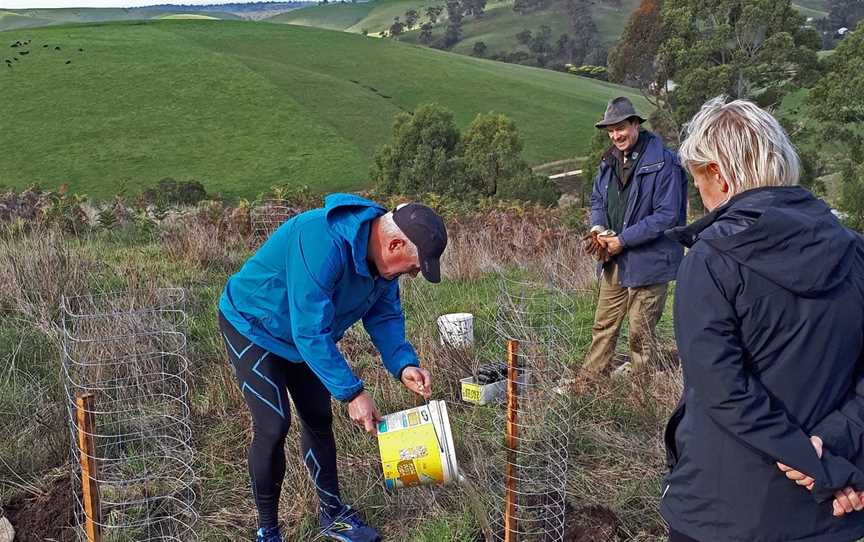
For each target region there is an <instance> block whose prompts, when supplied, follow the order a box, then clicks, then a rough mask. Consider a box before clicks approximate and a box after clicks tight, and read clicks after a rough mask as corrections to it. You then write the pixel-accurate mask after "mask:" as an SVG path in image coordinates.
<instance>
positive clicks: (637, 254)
mask: <svg viewBox="0 0 864 542" xmlns="http://www.w3.org/2000/svg"><path fill="white" fill-rule="evenodd" d="M643 122H645V119H644V118H643V117H641V116H640V115H638V114H637V113H636V110H635V109H634V107H633V104H632V103H631V102H630V100H628V99H627V98H625V97H619V98H615V99H613V100H612V101H610V102H609V105H608V107H607V108H606V114H605V115H604V117H603V120H601V121H600V122H598V123H597V124H595V126H596V127H597V128H598V129H600V130H606V132H607V133H608V134H609V139H611V140H612V146H611V147H610V148H609V150H608V151H606V153H605V154H604V155H603V160H602V161H601V162H600V168H599V171H598V173H597V176H596V177H595V179H594V189H593V192H592V194H591V224H592V227H591V233H592V234H593V235H592V236H590V237H589V240H588V242H587V243H586V249H587V250H588V251H589V252H590V253H593V254H594V255H595V257H596V258H597V259H598V261H599V266H598V267H599V270H600V273H599V274H600V296H599V299H598V302H597V312H596V315H595V318H594V326H593V328H592V341H591V347H590V349H589V350H588V354H587V356H586V358H585V361H584V363H583V366H582V377H583V380H588V381H593V380H596V379H597V378H598V377H600V376H601V375H603V374H605V373H606V371H607V370H608V369H610V366H611V364H612V359H613V357H614V355H615V345H616V343H617V341H618V333H619V331H620V329H621V323H622V322H623V320H624V317H625V315H626V316H628V317H629V339H630V340H629V343H630V344H629V346H630V361H629V362H627V363H625V364H624V365H622V366H621V367H619V368H618V369H616V370H615V374H616V375H627V374H629V373H631V372H633V371H640V370H644V369H645V367H646V363H647V360H648V359H649V358H650V356H651V352H652V349H653V347H654V346H655V345H656V340H655V336H654V330H655V328H656V326H657V322H658V320H659V319H660V315H661V314H662V313H663V306H664V304H665V302H666V290H667V285H668V283H669V281H671V280H673V279H674V278H675V274H676V272H677V270H678V264H679V263H680V262H681V259H682V258H683V256H684V252H683V250H682V248H681V245H679V244H678V243H675V242H673V241H671V240H669V239H667V238H666V237H665V236H664V235H663V233H664V231H665V230H667V229H669V228H673V227H675V226H683V225H684V224H685V223H686V219H687V177H686V175H685V173H684V170H683V169H682V167H681V165H680V163H679V161H678V157H677V155H676V154H675V153H674V152H673V151H671V150H669V149H667V148H665V147H664V146H663V142H662V141H661V140H660V138H659V137H658V136H656V135H654V134H652V133H651V132H649V131H647V130H643V129H641V128H640V127H641V124H642V123H643Z"/></svg>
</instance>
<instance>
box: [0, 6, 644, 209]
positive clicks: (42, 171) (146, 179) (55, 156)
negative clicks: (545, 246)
mask: <svg viewBox="0 0 864 542" xmlns="http://www.w3.org/2000/svg"><path fill="white" fill-rule="evenodd" d="M16 40H21V41H22V42H23V41H26V40H30V41H31V45H29V49H28V50H29V54H27V55H25V56H18V57H17V58H18V59H19V60H17V61H15V62H12V63H11V64H12V67H10V68H7V67H5V65H4V66H0V87H2V88H3V89H4V99H3V108H2V109H0V111H2V113H0V114H2V116H3V119H2V125H3V127H4V129H3V130H2V131H0V147H2V148H3V149H4V152H3V153H2V155H0V184H2V185H7V186H13V187H18V188H21V187H24V186H26V185H28V184H31V183H40V184H42V185H43V186H44V187H54V186H57V185H59V184H61V183H68V184H69V185H70V187H71V188H73V189H74V190H76V191H83V192H85V193H88V194H90V195H92V196H109V195H111V194H114V193H116V192H117V191H118V190H120V189H121V188H125V189H126V190H129V191H134V190H137V188H138V187H141V186H149V185H152V184H154V183H155V182H157V181H158V180H159V179H161V178H163V177H173V178H175V179H178V180H189V179H195V180H199V181H201V182H202V183H204V184H205V186H206V187H207V189H208V191H211V192H219V193H222V194H224V195H226V196H228V197H240V196H246V197H250V196H254V195H255V194H257V193H258V192H260V191H262V190H264V189H266V188H268V187H269V186H271V185H272V184H274V183H279V182H286V183H294V184H308V185H310V186H312V187H313V188H315V189H320V190H332V189H356V188H361V187H364V186H365V183H366V181H367V178H368V167H369V163H370V157H371V156H372V153H373V152H374V149H375V147H376V146H377V145H379V144H381V143H382V142H384V141H386V140H387V139H388V138H389V137H390V130H391V125H392V122H393V116H394V115H395V114H396V113H397V112H399V111H405V110H413V109H414V108H415V107H416V106H417V105H418V104H420V103H424V102H430V101H435V102H438V103H440V104H442V105H444V106H446V107H448V108H450V109H452V110H453V111H454V113H455V117H456V121H457V123H458V124H459V125H460V126H463V127H464V126H466V125H467V124H468V123H469V122H470V121H471V120H472V119H473V118H474V116H476V115H477V114H478V113H480V112H487V111H490V110H494V111H500V112H503V113H506V114H508V115H510V116H511V117H512V118H513V119H514V120H515V121H516V123H517V125H518V127H519V128H520V130H521V133H522V136H523V139H524V142H525V157H526V158H527V159H528V161H529V162H531V163H535V164H536V163H542V162H547V161H551V160H555V159H560V158H566V157H568V156H574V155H578V154H580V153H584V152H585V151H586V150H587V147H588V144H589V142H590V138H591V136H592V135H593V131H594V128H593V122H594V121H595V120H596V119H597V118H598V117H599V116H601V115H602V112H603V109H604V107H605V103H606V101H607V100H608V99H609V98H611V97H613V96H615V95H619V94H622V93H625V94H626V93H627V91H625V90H624V89H623V88H622V87H618V86H615V85H610V84H606V83H602V82H598V81H594V80H590V79H582V78H578V77H575V76H572V75H566V74H561V73H557V72H551V71H548V70H538V69H533V68H527V67H523V66H516V65H511V64H503V63H497V62H491V61H485V60H480V59H475V58H469V57H465V56H461V55H454V54H452V53H447V52H442V51H436V50H432V49H427V48H423V47H414V46H410V45H406V44H402V43H398V42H393V41H391V40H379V39H374V38H365V37H362V36H358V35H352V34H347V33H343V32H332V31H327V30H320V29H314V28H305V27H298V26H290V25H274V24H262V23H253V22H239V21H238V22H231V21H201V20H173V21H172V20H162V21H158V22H149V23H143V24H142V23H112V24H100V25H98V26H95V25H88V26H66V27H47V28H41V29H30V30H26V31H20V30H19V31H11V32H2V33H0V43H10V42H14V41H16ZM46 46H47V47H46ZM55 48H59V50H57V49H55ZM79 49H83V51H79ZM4 50H5V51H6V53H5V55H10V56H14V55H15V51H17V50H19V49H4ZM19 54H20V53H19ZM5 55H4V56H5ZM2 58H3V57H2V56H0V59H2ZM7 58H8V57H7ZM67 62H69V63H67ZM631 95H632V94H631ZM634 99H637V103H638V104H639V105H640V106H643V107H644V106H645V105H646V104H645V103H644V102H643V101H641V98H638V97H636V96H634Z"/></svg>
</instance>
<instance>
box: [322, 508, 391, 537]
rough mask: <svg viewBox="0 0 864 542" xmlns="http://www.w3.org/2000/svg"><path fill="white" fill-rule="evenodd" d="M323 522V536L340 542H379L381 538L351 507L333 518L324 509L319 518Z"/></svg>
mask: <svg viewBox="0 0 864 542" xmlns="http://www.w3.org/2000/svg"><path fill="white" fill-rule="evenodd" d="M318 518H319V520H320V521H321V534H322V535H324V536H325V537H327V538H330V539H331V540H339V541H340V542H378V541H379V540H381V537H380V536H379V535H378V532H377V531H376V530H375V529H373V528H372V527H370V526H368V525H366V524H365V523H364V522H363V520H362V519H360V516H358V515H357V511H356V510H354V509H353V508H351V507H350V506H343V507H342V510H340V511H339V512H338V513H336V514H333V515H332V516H331V515H330V514H328V513H327V512H325V511H324V510H323V509H322V510H321V513H320V514H319V516H318Z"/></svg>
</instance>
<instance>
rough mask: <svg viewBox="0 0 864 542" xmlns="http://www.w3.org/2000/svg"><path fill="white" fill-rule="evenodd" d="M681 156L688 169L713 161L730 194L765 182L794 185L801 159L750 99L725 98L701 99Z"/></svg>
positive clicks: (782, 132)
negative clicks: (703, 102) (727, 184)
mask: <svg viewBox="0 0 864 542" xmlns="http://www.w3.org/2000/svg"><path fill="white" fill-rule="evenodd" d="M686 132H687V134H686V139H685V140H684V143H683V144H682V145H681V149H680V150H679V155H680V156H681V161H682V163H683V164H684V166H685V167H686V168H687V169H689V170H691V171H692V168H694V167H704V166H706V165H708V164H709V163H711V162H714V163H716V164H717V165H718V166H719V168H720V175H721V176H722V177H723V179H725V180H726V182H727V183H729V188H730V189H731V192H732V195H734V194H738V193H740V192H744V191H745V190H752V189H753V188H759V187H763V186H793V185H796V184H798V178H799V176H800V174H801V161H800V160H799V158H798V153H797V152H796V151H795V147H794V146H793V145H792V142H791V141H789V136H788V135H787V134H786V131H785V130H784V129H783V127H782V126H780V123H779V122H777V119H775V118H774V117H773V116H772V115H771V114H770V113H768V112H767V111H765V110H764V109H761V108H760V107H758V106H757V105H756V104H754V103H753V102H750V101H747V100H735V101H732V102H729V103H726V97H725V96H718V97H716V98H714V99H712V100H709V101H707V102H705V105H703V106H702V109H700V110H699V112H698V113H696V115H695V116H694V117H693V120H691V121H690V122H689V123H688V124H687V127H686Z"/></svg>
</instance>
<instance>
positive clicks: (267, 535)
mask: <svg viewBox="0 0 864 542" xmlns="http://www.w3.org/2000/svg"><path fill="white" fill-rule="evenodd" d="M255 542H282V535H281V534H280V533H279V527H270V528H269V529H265V528H264V527H261V528H260V529H258V538H256V539H255Z"/></svg>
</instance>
